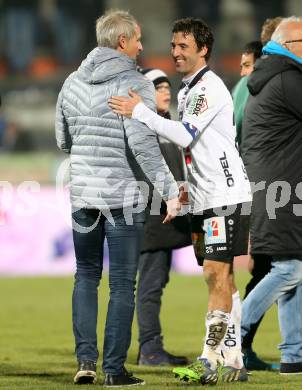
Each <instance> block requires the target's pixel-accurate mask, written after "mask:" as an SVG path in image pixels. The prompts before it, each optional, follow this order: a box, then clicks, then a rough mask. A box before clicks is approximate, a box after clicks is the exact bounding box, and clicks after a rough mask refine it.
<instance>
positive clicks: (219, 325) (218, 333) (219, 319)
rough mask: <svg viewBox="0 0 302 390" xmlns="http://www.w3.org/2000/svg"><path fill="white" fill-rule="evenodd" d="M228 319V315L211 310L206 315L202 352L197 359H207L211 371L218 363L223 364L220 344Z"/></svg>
mask: <svg viewBox="0 0 302 390" xmlns="http://www.w3.org/2000/svg"><path fill="white" fill-rule="evenodd" d="M229 319H230V313H225V312H223V311H221V310H213V311H210V312H208V313H207V316H206V329H207V331H206V337H205V341H204V348H203V352H202V355H201V356H200V357H199V358H205V359H207V360H208V361H209V362H210V363H211V366H212V369H215V368H216V367H217V364H218V363H220V364H222V363H223V360H222V356H221V344H222V342H223V340H224V336H225V333H226V331H227V327H228V323H229Z"/></svg>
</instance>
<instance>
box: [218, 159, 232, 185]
mask: <svg viewBox="0 0 302 390" xmlns="http://www.w3.org/2000/svg"><path fill="white" fill-rule="evenodd" d="M219 160H220V164H221V166H222V169H223V172H224V176H225V177H226V179H227V186H228V187H233V186H234V184H235V181H234V178H233V175H232V173H231V171H230V167H229V163H228V160H227V156H226V153H225V152H223V157H220V158H219Z"/></svg>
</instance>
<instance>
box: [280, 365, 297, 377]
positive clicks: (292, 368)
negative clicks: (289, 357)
mask: <svg viewBox="0 0 302 390" xmlns="http://www.w3.org/2000/svg"><path fill="white" fill-rule="evenodd" d="M280 374H281V375H298V374H302V362H298V363H281V365H280Z"/></svg>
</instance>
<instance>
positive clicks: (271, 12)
mask: <svg viewBox="0 0 302 390" xmlns="http://www.w3.org/2000/svg"><path fill="white" fill-rule="evenodd" d="M250 3H251V4H252V6H253V8H254V15H255V22H256V31H260V30H261V28H262V24H263V21H264V20H265V19H267V18H270V17H273V18H274V17H276V16H277V15H286V13H287V12H286V2H285V1H284V0H274V1H273V2H272V1H263V0H250ZM275 28H276V26H275ZM273 31H274V30H273ZM273 31H272V32H271V34H272V33H273Z"/></svg>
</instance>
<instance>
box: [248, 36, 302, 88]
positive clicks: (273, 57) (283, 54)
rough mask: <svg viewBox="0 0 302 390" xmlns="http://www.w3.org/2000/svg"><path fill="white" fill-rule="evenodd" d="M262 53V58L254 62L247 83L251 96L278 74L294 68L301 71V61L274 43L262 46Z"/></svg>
mask: <svg viewBox="0 0 302 390" xmlns="http://www.w3.org/2000/svg"><path fill="white" fill-rule="evenodd" d="M283 49H284V50H283ZM263 53H264V56H262V57H261V58H260V59H258V60H257V61H256V64H255V69H254V71H253V72H252V74H251V75H250V77H249V80H248V83H247V86H248V89H249V91H250V94H251V95H257V94H258V93H259V92H260V91H261V90H262V88H263V87H264V86H265V84H266V83H267V82H268V81H269V80H271V79H272V78H273V77H274V76H276V75H277V74H279V73H282V72H284V71H287V70H290V69H295V68H297V69H299V70H300V71H302V59H300V58H299V57H297V56H294V55H292V53H290V52H289V51H288V50H286V49H285V48H283V47H282V46H281V45H279V44H278V43H276V42H273V41H270V42H269V43H268V44H267V45H266V46H264V48H263ZM294 57H296V58H294ZM297 59H299V62H298V60H297ZM300 61H301V62H300Z"/></svg>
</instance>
